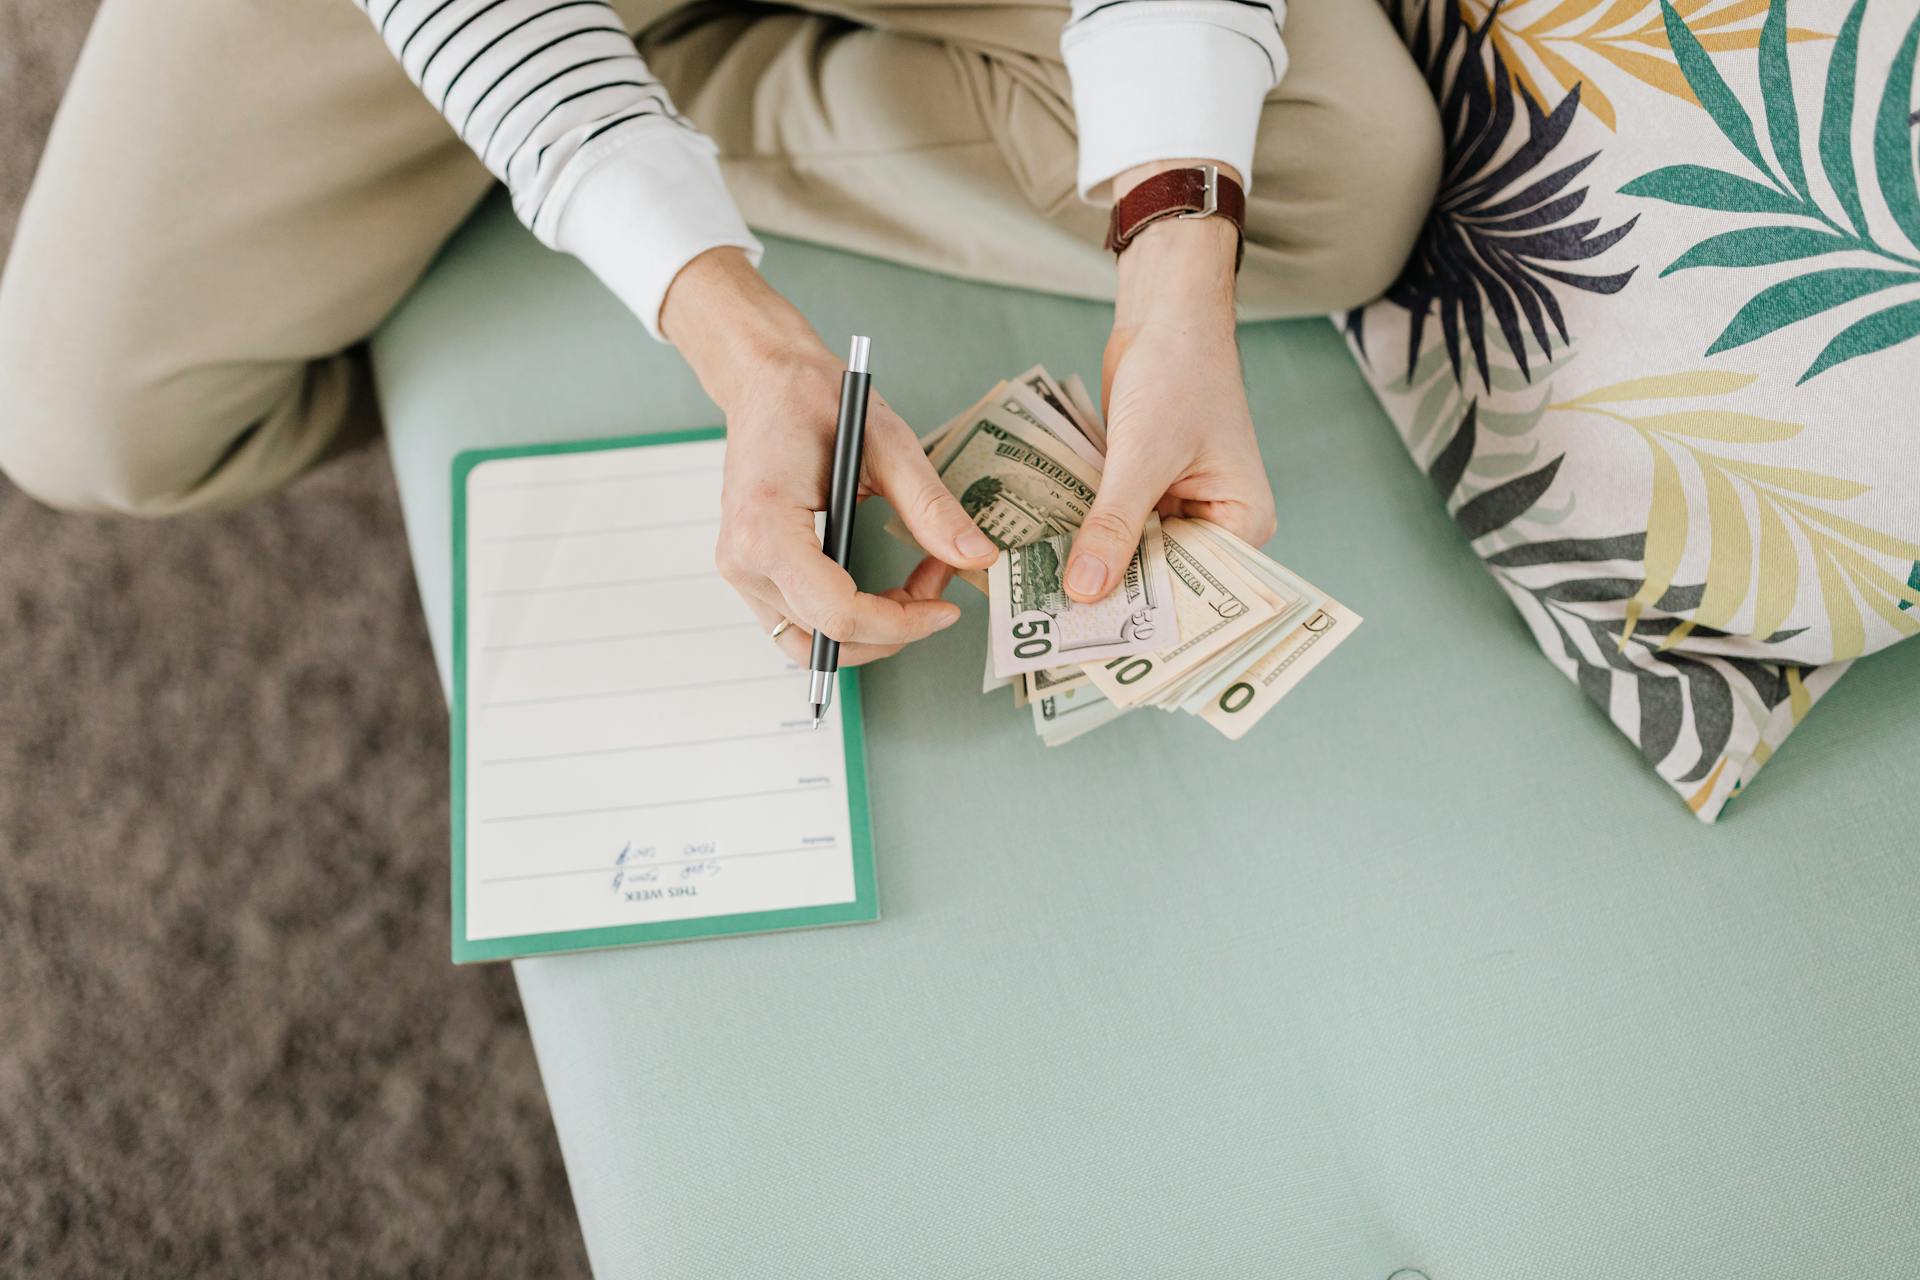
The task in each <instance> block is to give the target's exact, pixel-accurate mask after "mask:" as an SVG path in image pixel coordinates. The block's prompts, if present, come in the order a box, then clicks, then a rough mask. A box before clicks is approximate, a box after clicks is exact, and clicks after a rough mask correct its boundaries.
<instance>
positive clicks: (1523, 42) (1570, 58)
mask: <svg viewBox="0 0 1920 1280" xmlns="http://www.w3.org/2000/svg"><path fill="white" fill-rule="evenodd" d="M1495 2H1496V0H1458V3H1459V5H1460V13H1461V15H1462V16H1463V17H1465V18H1466V20H1467V21H1468V22H1471V23H1475V24H1478V23H1480V22H1484V21H1485V20H1486V18H1487V15H1488V14H1489V13H1490V12H1491V10H1492V8H1493V6H1494V4H1495ZM1601 3H1602V0H1557V2H1556V0H1506V2H1505V3H1502V4H1500V21H1499V22H1498V23H1496V24H1495V25H1494V27H1493V30H1492V33H1491V37H1490V38H1491V39H1492V41H1493V45H1494V47H1495V48H1496V49H1497V50H1499V52H1500V56H1501V57H1502V58H1504V59H1505V60H1506V64H1507V67H1508V69H1509V70H1510V71H1511V72H1512V73H1513V78H1514V81H1515V82H1516V83H1517V84H1518V85H1519V86H1520V88H1521V89H1522V90H1524V91H1525V92H1526V93H1527V94H1528V95H1529V96H1530V97H1532V98H1533V100H1534V101H1535V102H1538V103H1541V104H1543V105H1547V104H1550V103H1552V102H1554V101H1557V100H1558V99H1559V97H1560V95H1561V94H1564V93H1566V92H1568V91H1569V90H1571V89H1572V88H1573V87H1574V86H1575V85H1580V86H1581V88H1580V106H1581V107H1582V108H1583V109H1584V110H1586V111H1587V112H1588V113H1589V114H1591V115H1592V116H1593V117H1594V118H1595V119H1596V120H1599V121H1600V122H1601V123H1602V124H1604V125H1606V127H1607V128H1609V129H1613V128H1617V127H1618V121H1617V117H1616V109H1615V107H1614V104H1613V100H1612V99H1611V98H1609V97H1608V96H1607V95H1606V93H1605V92H1603V90H1602V86H1601V85H1600V84H1599V83H1597V82H1596V76H1595V74H1594V73H1595V72H1600V73H1601V74H1602V76H1603V77H1604V76H1606V75H1613V74H1620V75H1625V76H1631V77H1632V78H1633V79H1635V80H1638V81H1639V82H1640V83H1642V84H1645V85H1650V86H1652V87H1653V88H1655V89H1658V90H1660V92H1662V93H1667V94H1672V95H1673V96H1674V97H1676V98H1678V99H1680V100H1681V101H1683V102H1694V101H1695V98H1694V95H1693V90H1692V89H1691V88H1689V87H1688V85H1687V78H1686V77H1685V76H1683V75H1681V74H1680V68H1679V67H1678V66H1677V65H1675V63H1674V61H1673V54H1672V51H1671V50H1670V49H1669V48H1668V45H1667V32H1666V24H1665V23H1664V22H1663V21H1662V20H1661V17H1660V5H1659V0H1614V2H1613V3H1612V4H1611V5H1609V6H1608V7H1607V9H1606V11H1605V12H1604V13H1601V14H1599V16H1598V17H1595V16H1594V11H1595V10H1596V9H1598V8H1600V5H1601ZM1674 9H1675V10H1676V11H1677V12H1678V13H1679V14H1680V16H1681V17H1683V18H1685V19H1686V20H1687V26H1688V28H1689V29H1691V30H1692V31H1693V32H1694V33H1695V35H1696V36H1698V37H1699V40H1700V44H1701V47H1703V48H1705V49H1706V50H1707V51H1708V52H1709V53H1721V52H1725V51H1728V50H1734V49H1752V48H1755V47H1757V46H1758V45H1759V43H1760V24H1761V20H1762V19H1763V18H1764V16H1765V14H1766V11H1767V0H1732V3H1727V2H1726V0H1681V2H1680V3H1676V4H1675V5H1674ZM1831 38H1832V37H1831V35H1830V34H1828V33H1826V32H1821V31H1810V30H1807V29H1806V28H1804V27H1789V28H1788V29H1787V39H1788V40H1789V41H1801V40H1827V39H1831ZM1549 80H1550V81H1552V82H1553V83H1554V84H1556V85H1557V86H1558V92H1557V93H1554V94H1552V95H1549V94H1546V93H1543V92H1542V87H1543V82H1545V81H1549Z"/></svg>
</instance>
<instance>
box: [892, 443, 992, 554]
mask: <svg viewBox="0 0 1920 1280" xmlns="http://www.w3.org/2000/svg"><path fill="white" fill-rule="evenodd" d="M867 472H868V474H869V476H870V477H871V479H872V484H873V488H874V491H875V492H877V493H881V494H884V495H885V496H886V499H887V501H888V502H890V503H892V504H893V509H894V511H896V512H897V513H899V516H900V520H901V523H903V524H905V525H906V526H907V529H908V531H909V532H911V533H912V534H913V536H914V538H915V539H916V540H917V541H918V542H919V543H920V545H921V547H922V548H924V549H925V550H926V551H927V552H928V553H929V554H931V555H934V556H937V557H938V558H940V559H941V560H944V561H946V562H947V563H948V564H950V565H952V566H954V567H955V568H957V569H983V568H985V567H986V566H987V565H989V564H991V563H992V562H993V558H994V557H995V556H996V555H998V554H999V548H998V547H996V546H994V544H993V540H992V539H991V538H989V537H987V535H986V534H984V533H982V532H980V530H979V528H978V526H976V525H975V524H974V523H973V519H972V517H970V516H969V515H967V513H966V509H965V508H963V507H962V506H961V505H960V503H959V500H958V499H956V498H955V497H954V496H953V495H952V494H951V493H948V492H947V487H946V486H945V485H944V484H941V483H940V476H939V474H938V473H937V472H935V471H934V469H933V464H932V463H931V462H929V461H927V455H926V454H925V453H923V452H921V449H920V442H919V441H918V440H916V439H914V436H913V432H912V430H911V429H909V428H908V426H907V424H906V423H905V422H903V421H902V420H901V419H900V417H899V415H897V414H895V413H894V412H893V411H892V410H891V409H888V408H887V407H886V406H885V405H875V406H874V413H873V418H872V421H870V422H869V423H868V429H867Z"/></svg>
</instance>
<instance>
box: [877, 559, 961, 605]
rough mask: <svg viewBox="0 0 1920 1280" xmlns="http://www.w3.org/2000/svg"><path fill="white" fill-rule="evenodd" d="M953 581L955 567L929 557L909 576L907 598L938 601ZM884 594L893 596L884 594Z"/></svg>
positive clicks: (916, 566) (906, 588) (914, 567)
mask: <svg viewBox="0 0 1920 1280" xmlns="http://www.w3.org/2000/svg"><path fill="white" fill-rule="evenodd" d="M952 581H953V566H952V565H950V564H948V563H946V562H945V561H944V560H938V559H935V558H934V557H933V556H928V557H927V558H926V559H924V560H922V561H921V562H920V563H919V564H917V565H915V566H913V572H912V573H910V574H908V575H907V583H906V587H905V591H906V596H907V598H908V599H912V600H938V599H939V598H940V596H941V594H942V593H943V592H945V591H946V589H947V584H949V583H951V582H952ZM882 594H889V595H890V594H891V593H890V592H883V593H882Z"/></svg>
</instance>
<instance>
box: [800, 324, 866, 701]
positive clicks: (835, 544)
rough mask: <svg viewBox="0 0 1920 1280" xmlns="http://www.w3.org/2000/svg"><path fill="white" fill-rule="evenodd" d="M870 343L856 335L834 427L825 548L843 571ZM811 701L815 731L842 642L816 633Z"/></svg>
mask: <svg viewBox="0 0 1920 1280" xmlns="http://www.w3.org/2000/svg"><path fill="white" fill-rule="evenodd" d="M867 346H868V343H867V340H866V339H865V338H862V337H860V336H859V335H858V334H856V335H854V339H853V351H852V353H851V354H850V355H848V357H847V371H846V372H845V373H843V374H841V375H840V421H839V423H838V424H837V425H836V426H835V427H834V429H833V479H832V481H831V483H830V484H829V485H828V487H827V532H826V536H825V537H824V538H823V539H821V542H820V550H821V551H822V552H824V553H825V554H826V556H827V558H828V559H829V560H832V561H833V562H834V563H835V564H837V565H839V566H840V567H841V568H842V569H847V568H848V561H849V560H850V559H851V558H852V552H853V506H854V499H855V498H856V497H857V496H858V495H859V492H860V455H861V452H862V451H863V450H864V449H865V448H866V443H867V387H868V385H869V381H870V380H869V378H868V377H867ZM807 666H808V668H809V673H808V677H807V699H808V701H810V702H811V703H813V727H814V728H816V729H818V728H819V727H820V720H821V718H822V717H823V716H825V715H826V714H827V707H828V706H829V705H830V704H831V703H832V702H833V677H834V673H835V672H837V671H839V670H840V642H839V641H838V640H834V639H832V638H830V637H829V636H827V635H826V633H825V632H822V631H819V630H817V629H816V630H815V631H814V633H813V657H812V658H811V659H810V660H809V661H808V663H807Z"/></svg>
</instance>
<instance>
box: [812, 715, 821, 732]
mask: <svg viewBox="0 0 1920 1280" xmlns="http://www.w3.org/2000/svg"><path fill="white" fill-rule="evenodd" d="M813 727H814V728H816V729H818V728H819V727H820V717H819V716H815V717H814V718H813Z"/></svg>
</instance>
